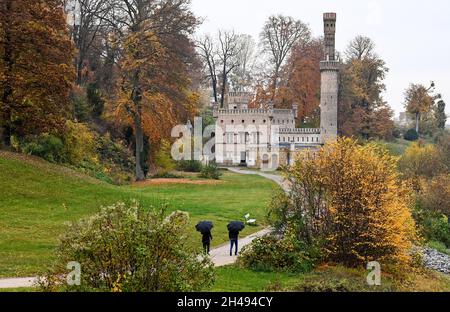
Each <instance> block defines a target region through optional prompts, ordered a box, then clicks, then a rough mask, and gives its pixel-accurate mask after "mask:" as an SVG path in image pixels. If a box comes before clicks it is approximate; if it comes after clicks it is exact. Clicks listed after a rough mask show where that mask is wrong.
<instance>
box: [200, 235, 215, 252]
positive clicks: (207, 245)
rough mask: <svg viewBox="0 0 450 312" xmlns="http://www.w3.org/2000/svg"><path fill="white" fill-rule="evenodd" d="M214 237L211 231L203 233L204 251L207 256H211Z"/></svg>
mask: <svg viewBox="0 0 450 312" xmlns="http://www.w3.org/2000/svg"><path fill="white" fill-rule="evenodd" d="M212 239H213V237H212V234H211V231H208V232H204V233H202V243H203V250H204V251H205V253H206V254H207V255H209V251H210V249H211V241H212Z"/></svg>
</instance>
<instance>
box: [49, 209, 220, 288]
mask: <svg viewBox="0 0 450 312" xmlns="http://www.w3.org/2000/svg"><path fill="white" fill-rule="evenodd" d="M149 209H150V211H147V210H145V209H143V208H142V207H140V206H139V204H138V203H137V202H132V203H130V204H124V203H117V204H115V205H112V206H109V207H103V208H102V209H101V211H100V212H99V213H98V214H96V215H94V216H92V217H90V218H87V219H84V220H82V221H79V222H76V223H73V224H71V225H70V227H69V228H68V229H67V231H66V233H65V234H64V235H63V236H62V238H61V242H60V246H59V248H58V253H57V261H56V263H55V265H54V267H53V268H52V269H51V270H50V272H49V273H48V274H46V275H45V276H44V278H42V279H41V284H42V287H43V289H45V290H50V291H51V290H61V289H62V290H66V291H118V292H128V291H144V292H158V291H199V290H202V289H204V288H205V287H208V286H210V285H211V283H212V282H213V281H214V276H213V269H212V263H211V262H210V260H208V259H207V258H204V257H200V255H199V254H198V253H197V252H195V251H194V250H191V249H190V248H189V247H188V246H187V245H186V244H185V241H186V235H187V226H188V224H189V223H188V222H189V217H188V215H187V214H186V213H182V212H174V213H172V214H171V215H169V216H167V215H166V213H165V208H164V207H149ZM72 261H76V262H78V263H79V264H80V265H81V285H79V286H70V285H68V284H67V283H66V282H65V279H66V274H68V273H69V272H68V270H67V268H66V266H67V264H68V263H69V262H72Z"/></svg>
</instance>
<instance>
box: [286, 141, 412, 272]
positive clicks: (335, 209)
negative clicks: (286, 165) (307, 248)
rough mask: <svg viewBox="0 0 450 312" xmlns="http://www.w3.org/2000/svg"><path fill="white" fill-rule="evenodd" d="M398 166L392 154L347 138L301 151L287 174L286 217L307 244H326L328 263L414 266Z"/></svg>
mask: <svg viewBox="0 0 450 312" xmlns="http://www.w3.org/2000/svg"><path fill="white" fill-rule="evenodd" d="M396 165H397V161H396V159H395V157H392V156H391V155H390V154H389V152H388V151H386V150H383V149H380V148H379V147H378V146H376V145H374V144H369V145H365V146H361V145H359V144H357V142H356V141H354V140H352V139H348V138H343V139H339V140H338V141H337V142H335V143H332V144H329V145H326V146H325V147H323V148H322V149H320V150H319V151H305V152H302V153H301V154H300V155H299V157H298V160H297V161H296V163H295V165H294V166H293V167H292V168H290V169H289V170H288V171H287V173H286V175H287V178H288V180H289V182H290V184H291V192H290V194H289V204H288V206H287V207H286V206H285V207H284V210H283V211H284V214H285V216H286V217H287V219H288V220H290V222H296V223H295V224H297V225H298V227H297V229H298V235H299V236H300V237H299V238H301V239H302V240H303V241H306V242H310V241H313V240H315V241H322V242H323V243H324V247H325V250H326V257H327V259H328V260H329V261H332V262H335V263H342V264H345V265H347V266H351V267H357V266H360V265H367V263H368V262H370V261H380V262H383V263H386V262H391V263H396V264H409V263H410V262H411V252H410V251H411V247H412V246H413V242H414V239H415V236H416V230H415V223H414V220H413V218H412V215H411V211H410V208H409V203H410V202H411V200H410V196H409V191H408V189H407V188H406V187H405V185H404V184H402V182H401V181H400V177H399V173H398V171H397V169H396Z"/></svg>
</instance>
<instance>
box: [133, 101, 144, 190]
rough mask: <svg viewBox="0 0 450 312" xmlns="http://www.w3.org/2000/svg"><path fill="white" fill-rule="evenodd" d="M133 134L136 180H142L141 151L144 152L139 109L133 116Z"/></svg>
mask: <svg viewBox="0 0 450 312" xmlns="http://www.w3.org/2000/svg"><path fill="white" fill-rule="evenodd" d="M134 129H135V130H134V132H135V133H134V135H135V139H136V181H144V180H145V174H144V170H142V163H141V162H142V153H143V152H144V135H143V133H142V120H141V112H140V109H138V110H137V112H136V114H135V116H134Z"/></svg>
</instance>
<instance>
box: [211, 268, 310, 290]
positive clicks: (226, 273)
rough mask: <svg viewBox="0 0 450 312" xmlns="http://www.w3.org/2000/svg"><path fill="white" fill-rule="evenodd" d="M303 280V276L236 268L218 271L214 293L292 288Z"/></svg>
mask: <svg viewBox="0 0 450 312" xmlns="http://www.w3.org/2000/svg"><path fill="white" fill-rule="evenodd" d="M301 278H302V275H301V274H295V273H286V272H284V273H276V272H257V271H252V270H248V269H242V268H238V267H236V266H225V267H220V268H217V269H216V283H215V284H214V286H213V288H212V289H211V291H213V292H241V291H242V292H264V291H267V289H268V288H270V287H272V286H274V285H281V286H282V287H292V286H294V285H295V284H296V283H298V282H299V281H300V280H301Z"/></svg>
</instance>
